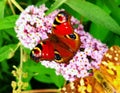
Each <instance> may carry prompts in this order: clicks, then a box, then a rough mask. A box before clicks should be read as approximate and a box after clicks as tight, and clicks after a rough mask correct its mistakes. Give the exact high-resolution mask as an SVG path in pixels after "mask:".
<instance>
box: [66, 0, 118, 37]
mask: <svg viewBox="0 0 120 93" xmlns="http://www.w3.org/2000/svg"><path fill="white" fill-rule="evenodd" d="M65 3H66V4H67V5H68V6H69V7H71V8H72V9H73V10H75V11H76V12H78V13H79V14H81V15H83V16H84V17H86V18H88V19H90V20H91V21H92V22H94V23H96V24H98V25H101V26H103V27H105V28H107V29H108V30H110V31H112V32H114V33H116V34H119V35H120V26H119V25H118V24H117V22H116V21H115V20H114V19H113V18H112V17H110V16H109V14H107V13H106V12H105V11H103V10H102V9H101V8H100V7H98V6H97V5H94V4H92V3H90V2H87V1H84V0H76V1H74V0H67V2H65Z"/></svg>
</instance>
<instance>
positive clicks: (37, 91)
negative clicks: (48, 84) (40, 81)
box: [21, 89, 60, 93]
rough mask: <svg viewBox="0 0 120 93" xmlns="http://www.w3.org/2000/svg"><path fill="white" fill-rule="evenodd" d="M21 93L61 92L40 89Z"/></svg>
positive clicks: (58, 91) (58, 92)
mask: <svg viewBox="0 0 120 93" xmlns="http://www.w3.org/2000/svg"><path fill="white" fill-rule="evenodd" d="M21 93H60V90H59V89H39V90H30V91H22V92H21Z"/></svg>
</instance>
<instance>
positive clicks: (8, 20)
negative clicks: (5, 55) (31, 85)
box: [0, 15, 18, 30]
mask: <svg viewBox="0 0 120 93" xmlns="http://www.w3.org/2000/svg"><path fill="white" fill-rule="evenodd" d="M17 18H18V15H12V16H8V17H5V18H3V19H1V20H0V30H3V29H9V28H13V27H14V26H15V22H16V20H17Z"/></svg>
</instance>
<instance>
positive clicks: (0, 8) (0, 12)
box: [0, 0, 7, 19]
mask: <svg viewBox="0 0 120 93" xmlns="http://www.w3.org/2000/svg"><path fill="white" fill-rule="evenodd" d="M6 1H7V0H0V19H1V18H3V17H4V9H5V5H6Z"/></svg>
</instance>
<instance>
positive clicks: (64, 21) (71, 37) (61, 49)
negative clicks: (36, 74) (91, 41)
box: [30, 11, 81, 63]
mask: <svg viewBox="0 0 120 93" xmlns="http://www.w3.org/2000/svg"><path fill="white" fill-rule="evenodd" d="M70 19H71V16H70V15H69V14H68V13H66V12H65V11H60V12H59V13H58V14H57V15H56V17H55V19H54V22H53V26H52V33H47V36H48V38H47V39H45V40H42V41H40V42H39V43H38V44H37V45H36V46H35V47H34V48H33V49H32V51H31V53H30V57H31V59H33V60H34V61H36V62H39V61H42V60H48V61H52V60H53V61H55V62H57V63H69V60H70V59H72V58H73V56H74V55H75V53H76V52H77V50H78V49H79V47H80V44H81V41H80V36H79V35H78V34H77V33H76V32H74V29H73V27H72V25H71V21H70Z"/></svg>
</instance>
